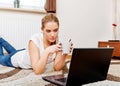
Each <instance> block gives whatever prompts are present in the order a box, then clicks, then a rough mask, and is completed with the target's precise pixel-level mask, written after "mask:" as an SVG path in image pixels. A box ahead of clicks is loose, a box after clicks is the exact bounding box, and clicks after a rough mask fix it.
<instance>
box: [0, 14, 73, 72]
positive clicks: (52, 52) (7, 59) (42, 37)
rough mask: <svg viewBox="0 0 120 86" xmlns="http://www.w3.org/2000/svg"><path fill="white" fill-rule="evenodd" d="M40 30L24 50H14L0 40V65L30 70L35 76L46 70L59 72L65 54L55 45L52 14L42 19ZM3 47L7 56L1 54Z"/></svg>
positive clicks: (56, 26) (55, 24) (55, 26)
mask: <svg viewBox="0 0 120 86" xmlns="http://www.w3.org/2000/svg"><path fill="white" fill-rule="evenodd" d="M41 30H42V32H39V33H37V34H34V35H33V36H32V37H31V38H30V40H29V42H28V45H27V48H26V49H20V50H16V49H15V48H14V47H13V46H11V45H10V44H9V43H8V42H7V41H6V40H4V39H3V38H0V64H2V65H4V66H10V67H20V68H25V69H29V68H32V69H33V70H34V72H35V74H42V73H44V72H45V71H47V70H49V71H54V70H55V71H59V70H61V69H62V68H63V67H64V65H65V58H66V54H62V45H61V44H58V43H57V40H58V33H59V20H58V18H57V17H56V16H55V15H54V14H47V15H46V16H45V17H44V18H43V19H42V27H41ZM3 47H4V48H5V50H6V51H7V52H8V55H7V56H5V55H4V54H3ZM71 49H72V48H71V47H70V50H71Z"/></svg>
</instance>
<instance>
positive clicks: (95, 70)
mask: <svg viewBox="0 0 120 86" xmlns="http://www.w3.org/2000/svg"><path fill="white" fill-rule="evenodd" d="M112 52H113V48H74V49H73V54H72V59H71V64H70V69H69V73H68V79H67V83H66V86H79V85H82V84H86V83H91V82H96V81H100V80H105V79H106V76H107V72H108V69H109V64H110V61H111V56H112Z"/></svg>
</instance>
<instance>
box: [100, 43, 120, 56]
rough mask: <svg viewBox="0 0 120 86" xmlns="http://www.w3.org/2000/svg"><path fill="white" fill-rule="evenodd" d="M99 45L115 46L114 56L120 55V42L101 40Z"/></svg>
mask: <svg viewBox="0 0 120 86" xmlns="http://www.w3.org/2000/svg"><path fill="white" fill-rule="evenodd" d="M98 47H114V50H113V54H112V56H113V57H120V42H108V41H99V42H98Z"/></svg>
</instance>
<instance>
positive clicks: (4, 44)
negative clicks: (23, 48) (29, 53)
mask: <svg viewBox="0 0 120 86" xmlns="http://www.w3.org/2000/svg"><path fill="white" fill-rule="evenodd" d="M2 47H4V48H5V50H6V51H7V52H8V53H9V54H10V53H12V52H14V51H16V49H15V48H14V47H13V46H12V45H11V44H9V43H8V42H7V41H6V40H4V39H3V38H0V54H3V50H2Z"/></svg>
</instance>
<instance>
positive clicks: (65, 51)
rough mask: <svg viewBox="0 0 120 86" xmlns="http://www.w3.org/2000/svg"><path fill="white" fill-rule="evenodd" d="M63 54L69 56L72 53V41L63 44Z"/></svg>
mask: <svg viewBox="0 0 120 86" xmlns="http://www.w3.org/2000/svg"><path fill="white" fill-rule="evenodd" d="M61 44H62V53H63V54H69V53H70V46H71V39H70V40H67V41H65V40H64V41H63V42H62V43H61Z"/></svg>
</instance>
